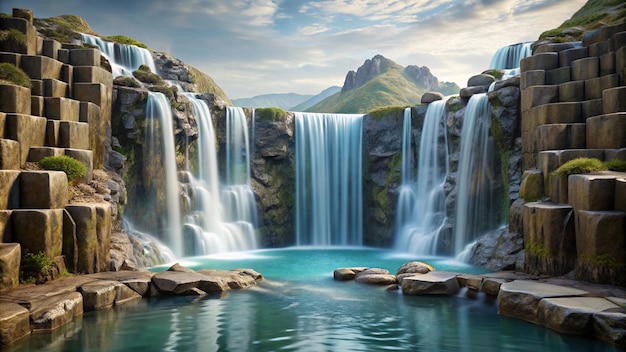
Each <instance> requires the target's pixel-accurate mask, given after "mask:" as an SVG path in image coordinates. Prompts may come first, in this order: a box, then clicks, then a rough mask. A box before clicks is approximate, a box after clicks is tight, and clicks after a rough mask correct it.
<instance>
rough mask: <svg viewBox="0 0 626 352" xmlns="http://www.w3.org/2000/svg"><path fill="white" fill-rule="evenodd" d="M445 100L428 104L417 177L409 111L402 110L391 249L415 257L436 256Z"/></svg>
mask: <svg viewBox="0 0 626 352" xmlns="http://www.w3.org/2000/svg"><path fill="white" fill-rule="evenodd" d="M445 108H446V101H445V100H439V101H435V102H432V103H430V104H429V105H428V110H427V111H426V116H425V118H424V125H423V127H422V137H421V140H420V143H419V148H418V150H417V153H416V154H417V155H418V160H417V161H418V164H417V165H418V166H417V177H416V178H414V177H413V167H412V156H413V151H412V149H411V109H410V108H407V109H406V110H405V111H404V131H403V140H402V184H401V185H400V188H399V196H398V212H397V219H396V235H395V238H396V243H395V248H396V249H397V250H400V251H406V252H410V253H416V254H428V255H435V254H437V245H438V238H439V232H440V229H441V227H442V226H443V225H444V223H445V220H446V207H445V198H446V197H445V194H444V190H443V186H444V184H445V180H446V175H447V174H448V147H447V140H446V132H445V125H444V122H443V121H444V112H445Z"/></svg>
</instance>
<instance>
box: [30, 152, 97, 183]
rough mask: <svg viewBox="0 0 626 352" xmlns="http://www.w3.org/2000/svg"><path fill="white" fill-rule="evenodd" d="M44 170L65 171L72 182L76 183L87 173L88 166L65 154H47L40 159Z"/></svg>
mask: <svg viewBox="0 0 626 352" xmlns="http://www.w3.org/2000/svg"><path fill="white" fill-rule="evenodd" d="M39 166H41V168H42V169H44V170H56V171H63V172H65V174H66V175H67V180H68V182H70V183H76V182H77V181H78V180H79V179H80V178H81V177H83V176H85V174H86V173H87V168H86V167H85V165H83V163H81V162H80V161H78V160H76V159H74V158H72V157H69V156H65V155H61V156H47V157H45V158H43V159H41V160H40V161H39Z"/></svg>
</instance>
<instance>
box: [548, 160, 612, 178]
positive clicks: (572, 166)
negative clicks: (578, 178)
mask: <svg viewBox="0 0 626 352" xmlns="http://www.w3.org/2000/svg"><path fill="white" fill-rule="evenodd" d="M604 170H606V166H604V164H603V163H602V161H600V160H598V159H593V158H576V159H572V160H570V161H568V162H566V163H565V164H563V165H561V167H559V168H558V169H556V170H555V171H554V174H555V175H557V176H569V175H576V174H588V173H591V172H595V171H604Z"/></svg>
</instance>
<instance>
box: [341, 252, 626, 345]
mask: <svg viewBox="0 0 626 352" xmlns="http://www.w3.org/2000/svg"><path fill="white" fill-rule="evenodd" d="M431 268H432V266H430V265H429V264H427V263H423V262H409V263H405V264H404V265H402V267H401V268H400V269H399V270H398V271H397V274H396V275H395V277H396V282H397V283H394V282H390V284H389V285H388V286H387V290H397V289H398V288H401V289H402V293H403V294H404V295H410V296H421V295H448V296H451V295H457V294H459V293H460V292H462V291H461V290H462V289H465V293H464V295H465V297H467V298H470V299H476V298H477V297H478V293H479V292H482V293H484V294H485V295H486V296H487V297H490V299H491V300H493V299H494V298H495V299H496V300H497V305H498V314H499V315H501V316H508V317H513V318H516V319H521V320H524V321H527V322H530V323H533V324H537V325H541V326H544V327H546V328H548V329H550V330H554V331H557V332H559V333H565V334H571V335H581V336H588V337H592V338H596V339H600V340H603V341H606V342H608V343H610V344H613V345H615V346H618V347H626V289H624V288H621V287H616V286H609V285H599V284H592V283H587V282H583V281H575V280H569V279H565V278H539V277H536V276H532V275H528V274H523V273H517V272H511V271H505V272H497V273H489V274H482V275H477V274H461V273H454V272H448V271H437V270H435V269H434V268H432V270H431ZM355 270H356V271H358V272H359V274H356V273H355ZM411 271H414V272H411ZM385 272H388V271H387V270H386V269H381V268H368V267H359V268H338V269H336V270H335V271H334V273H333V277H334V279H335V280H337V281H349V280H353V279H354V281H357V282H360V283H366V284H374V285H376V284H381V283H380V282H379V281H378V280H377V279H378V277H377V276H380V275H385V274H384V273H385ZM368 273H369V274H368ZM359 275H360V277H368V276H371V277H372V279H371V280H358V277H359ZM389 275H390V276H394V275H391V274H389ZM390 281H391V280H390Z"/></svg>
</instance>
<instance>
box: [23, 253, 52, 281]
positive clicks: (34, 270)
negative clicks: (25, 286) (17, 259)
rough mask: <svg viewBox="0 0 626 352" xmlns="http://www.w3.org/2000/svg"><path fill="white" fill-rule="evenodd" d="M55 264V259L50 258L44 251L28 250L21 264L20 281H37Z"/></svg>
mask: <svg viewBox="0 0 626 352" xmlns="http://www.w3.org/2000/svg"><path fill="white" fill-rule="evenodd" d="M53 265H54V260H52V259H50V258H48V256H46V254H45V253H44V252H39V253H37V254H33V253H30V252H26V253H25V254H24V255H23V256H22V262H21V264H20V282H21V283H35V282H36V281H37V279H38V277H39V275H44V276H45V275H47V274H48V270H50V269H51V268H52V266H53Z"/></svg>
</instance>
